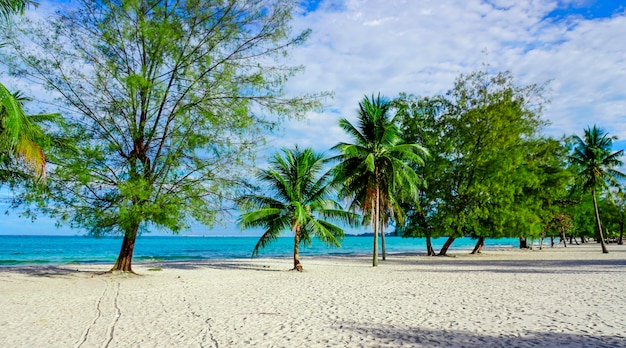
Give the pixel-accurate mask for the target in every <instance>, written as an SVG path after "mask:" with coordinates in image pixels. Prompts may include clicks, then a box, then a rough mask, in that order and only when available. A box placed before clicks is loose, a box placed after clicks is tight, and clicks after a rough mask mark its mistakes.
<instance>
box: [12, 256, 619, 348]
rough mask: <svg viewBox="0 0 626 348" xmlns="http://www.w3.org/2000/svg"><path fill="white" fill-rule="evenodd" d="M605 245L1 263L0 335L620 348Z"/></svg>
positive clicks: (614, 285) (615, 267)
mask: <svg viewBox="0 0 626 348" xmlns="http://www.w3.org/2000/svg"><path fill="white" fill-rule="evenodd" d="M609 248H610V251H611V253H609V254H602V253H601V252H600V246H599V245H589V246H568V247H567V248H563V247H559V248H555V249H550V248H548V249H544V250H542V251H538V250H535V251H523V250H500V251H493V250H489V249H487V250H485V251H484V253H483V254H482V255H476V256H471V255H467V254H466V253H465V252H462V253H461V252H457V253H454V254H453V255H454V256H455V257H426V256H411V255H402V256H400V255H391V256H389V257H388V260H387V261H384V262H383V261H381V262H380V266H379V267H378V268H372V267H371V259H370V258H369V257H366V256H363V257H349V258H348V257H340V258H337V257H316V258H309V257H303V258H302V262H303V265H304V267H305V272H303V273H298V272H290V271H288V269H289V268H291V265H292V261H291V260H290V259H253V260H214V261H202V262H171V263H163V264H135V267H134V268H135V271H136V272H138V273H139V274H141V275H140V276H133V275H110V274H104V275H103V274H100V273H99V272H101V271H105V270H107V269H108V268H109V267H110V265H64V266H38V267H8V268H0V294H1V295H0V311H1V313H2V314H1V316H0V347H243V346H253V347H625V346H626V308H625V306H626V246H616V245H609ZM151 268H161V270H160V271H157V270H149V269H151Z"/></svg>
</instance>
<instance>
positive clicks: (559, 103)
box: [0, 0, 626, 235]
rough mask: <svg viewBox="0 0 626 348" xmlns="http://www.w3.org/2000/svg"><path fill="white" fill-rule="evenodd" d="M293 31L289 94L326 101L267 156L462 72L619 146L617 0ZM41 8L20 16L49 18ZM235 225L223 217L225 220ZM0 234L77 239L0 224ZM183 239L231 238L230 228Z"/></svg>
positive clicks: (437, 7) (621, 54)
mask: <svg viewBox="0 0 626 348" xmlns="http://www.w3.org/2000/svg"><path fill="white" fill-rule="evenodd" d="M299 4H300V6H299V8H298V9H297V11H296V13H295V14H294V18H293V22H292V26H293V32H294V33H298V32H300V31H302V30H305V29H307V28H310V29H312V35H311V37H310V39H309V40H308V41H307V42H306V43H305V44H304V45H303V46H301V47H298V48H296V49H295V50H293V51H292V52H291V56H290V57H289V61H290V62H291V63H293V64H295V65H303V66H304V67H305V71H304V72H303V73H302V74H299V75H296V76H295V77H293V78H292V79H291V80H290V81H289V82H288V83H287V85H286V91H287V93H289V94H293V95H295V94H303V93H312V92H320V91H330V92H333V93H334V98H332V99H329V100H326V101H325V109H324V111H322V112H319V113H317V112H311V113H310V114H309V115H308V118H307V120H304V121H287V122H286V123H285V124H284V127H283V129H282V131H279V132H277V133H276V134H275V136H272V137H271V138H270V141H269V145H268V146H269V148H270V149H272V148H274V149H278V148H279V147H282V146H287V147H292V146H294V145H295V144H299V145H300V146H312V147H313V148H315V149H316V150H319V151H327V150H328V149H329V148H330V147H332V146H333V145H335V144H337V143H338V142H340V141H348V140H349V138H347V136H346V135H345V134H343V132H342V131H341V130H340V129H339V127H338V126H337V122H338V120H339V119H340V118H342V117H346V118H348V119H349V120H353V119H355V115H356V109H357V106H358V102H359V101H360V100H362V98H363V97H364V96H365V95H371V94H372V93H374V94H378V93H381V95H383V96H386V97H389V98H393V97H395V96H397V95H398V94H399V93H400V92H407V93H412V94H415V95H420V96H431V95H435V94H439V93H444V92H445V91H447V90H449V89H450V88H452V86H453V83H454V80H455V79H456V78H457V77H458V76H459V75H460V74H462V73H470V72H472V71H476V70H480V69H482V67H483V63H487V64H489V66H490V68H491V69H493V70H495V71H507V70H508V71H510V72H511V73H512V75H513V76H514V78H515V81H516V83H517V84H519V85H529V84H535V83H536V84H544V83H546V84H547V87H548V91H549V92H548V97H549V99H550V100H551V102H550V104H548V105H547V107H546V108H545V110H544V114H543V117H544V119H546V120H548V121H550V125H549V126H548V127H546V129H545V130H544V133H545V134H546V135H549V136H554V137H561V136H562V135H571V134H579V135H582V131H583V129H584V128H586V127H587V126H593V125H594V124H597V125H598V126H599V127H601V128H603V129H604V130H606V131H607V132H609V133H610V134H613V135H616V136H618V138H619V139H622V140H620V141H618V142H616V143H615V146H614V148H615V149H623V148H626V44H624V38H626V0H603V1H601V0H563V1H554V0H527V1H518V0H489V1H481V0H437V1H430V0H303V1H300V2H299ZM54 6H55V3H54V2H48V1H42V5H41V6H40V8H38V9H36V10H31V11H41V12H40V13H46V12H51V11H53V9H54ZM233 219H234V218H233ZM0 226H1V228H0V234H9V233H11V234H77V233H78V234H81V233H82V232H80V231H76V230H69V229H56V228H55V227H54V224H53V222H52V221H50V220H49V219H46V218H42V217H40V218H39V219H38V220H37V221H36V222H34V223H31V222H30V221H25V220H23V219H19V218H18V217H17V216H16V214H15V213H11V214H10V215H9V216H4V217H3V218H2V220H1V222H0ZM191 233H193V234H206V235H225V234H228V235H239V234H240V231H239V230H238V229H237V228H236V227H235V226H234V225H233V224H227V225H226V226H216V227H215V228H214V229H213V230H209V229H208V228H206V227H198V228H194V229H193V230H192V231H191Z"/></svg>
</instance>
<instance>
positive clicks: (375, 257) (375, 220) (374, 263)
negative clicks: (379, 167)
mask: <svg viewBox="0 0 626 348" xmlns="http://www.w3.org/2000/svg"><path fill="white" fill-rule="evenodd" d="M379 213H380V189H379V188H378V187H376V203H375V207H374V214H373V215H374V216H372V224H373V227H374V253H373V260H372V266H373V267H377V266H378V220H379V218H378V214H379Z"/></svg>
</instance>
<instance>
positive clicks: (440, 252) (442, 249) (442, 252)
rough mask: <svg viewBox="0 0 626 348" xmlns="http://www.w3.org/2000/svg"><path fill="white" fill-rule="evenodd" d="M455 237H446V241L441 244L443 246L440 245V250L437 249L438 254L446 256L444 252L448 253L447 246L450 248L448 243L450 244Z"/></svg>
mask: <svg viewBox="0 0 626 348" xmlns="http://www.w3.org/2000/svg"><path fill="white" fill-rule="evenodd" d="M455 239H456V238H455V237H452V236H450V237H448V240H447V241H446V243H445V244H444V245H443V247H441V250H439V256H446V254H447V253H448V248H450V245H452V242H454V240H455Z"/></svg>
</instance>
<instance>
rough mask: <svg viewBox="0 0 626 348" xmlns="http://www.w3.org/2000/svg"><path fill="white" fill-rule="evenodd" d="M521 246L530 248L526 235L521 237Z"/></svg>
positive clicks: (521, 247)
mask: <svg viewBox="0 0 626 348" xmlns="http://www.w3.org/2000/svg"><path fill="white" fill-rule="evenodd" d="M519 248H520V249H528V240H527V239H526V238H525V237H519Z"/></svg>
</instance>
